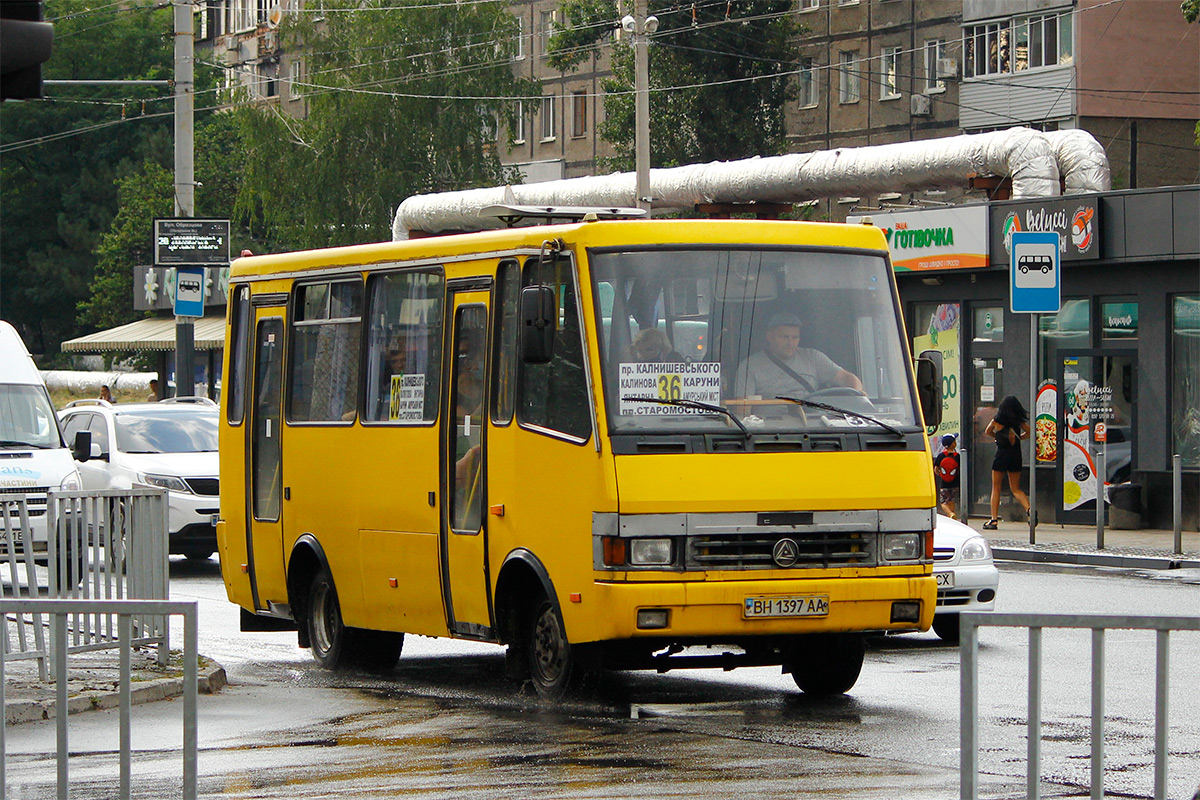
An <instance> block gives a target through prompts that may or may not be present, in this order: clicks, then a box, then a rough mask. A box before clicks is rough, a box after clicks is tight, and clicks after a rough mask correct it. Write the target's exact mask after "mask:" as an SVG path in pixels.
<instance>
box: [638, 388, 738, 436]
mask: <svg viewBox="0 0 1200 800" xmlns="http://www.w3.org/2000/svg"><path fill="white" fill-rule="evenodd" d="M621 399H622V400H628V401H630V402H638V403H658V404H659V405H660V406H679V407H680V408H698V409H702V410H704V411H712V412H714V413H717V414H724V415H725V416H727V417H729V418H730V419H731V420H733V424H734V425H737V426H738V427H739V428H741V430H742V434H743V435H744V436H745V437H746V438H747V439H749V438H750V430H749V429H748V428H747V427H746V426H745V425H743V424H742V421H741V420H740V419H738V418H737V417H736V416H735V415H734V413H733V412H732V411H730V410H729V409H728V408H723V407H722V406H715V405H711V404H709V403H701V402H700V401H699V400H682V399H680V400H663V399H662V398H661V397H631V396H627V397H622V398H621Z"/></svg>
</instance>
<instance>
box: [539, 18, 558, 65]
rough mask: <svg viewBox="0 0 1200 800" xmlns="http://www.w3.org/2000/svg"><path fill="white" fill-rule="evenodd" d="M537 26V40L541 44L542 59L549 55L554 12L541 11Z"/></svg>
mask: <svg viewBox="0 0 1200 800" xmlns="http://www.w3.org/2000/svg"><path fill="white" fill-rule="evenodd" d="M538 19H539V24H538V38H539V39H541V44H542V58H545V57H546V56H548V55H550V37H551V36H552V35H553V34H554V12H553V11H543V12H542V13H541V15H540V17H539V18H538Z"/></svg>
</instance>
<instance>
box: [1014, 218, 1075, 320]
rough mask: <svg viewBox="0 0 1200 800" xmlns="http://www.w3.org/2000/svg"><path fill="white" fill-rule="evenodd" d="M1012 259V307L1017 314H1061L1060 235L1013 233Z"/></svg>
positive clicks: (1037, 232) (1035, 232) (1031, 232)
mask: <svg viewBox="0 0 1200 800" xmlns="http://www.w3.org/2000/svg"><path fill="white" fill-rule="evenodd" d="M1011 235H1012V249H1011V251H1010V256H1009V265H1008V276H1009V277H1008V283H1009V289H1010V291H1011V294H1010V301H1009V302H1010V305H1009V308H1010V310H1011V311H1012V312H1013V313H1014V314H1057V313H1058V312H1059V308H1060V306H1061V304H1062V269H1061V262H1060V261H1059V255H1058V253H1059V251H1058V247H1059V235H1058V234H1057V233H1052V232H1051V233H1046V232H1042V231H1013V232H1012V234H1011Z"/></svg>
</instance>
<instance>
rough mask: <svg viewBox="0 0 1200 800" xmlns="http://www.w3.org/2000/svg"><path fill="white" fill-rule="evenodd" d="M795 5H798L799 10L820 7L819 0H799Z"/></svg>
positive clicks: (812, 9)
mask: <svg viewBox="0 0 1200 800" xmlns="http://www.w3.org/2000/svg"><path fill="white" fill-rule="evenodd" d="M797 5H798V6H799V7H800V11H816V10H817V9H818V8H820V7H821V0H800V2H799V3H797Z"/></svg>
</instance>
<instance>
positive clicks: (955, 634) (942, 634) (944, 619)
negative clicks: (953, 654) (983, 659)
mask: <svg viewBox="0 0 1200 800" xmlns="http://www.w3.org/2000/svg"><path fill="white" fill-rule="evenodd" d="M958 624H959V623H958V614H942V615H941V616H938V615H936V614H935V615H934V617H933V632H934V633H936V634H937V635H938V638H939V639H941V640H942V641H943V642H945V643H946V644H958V639H959V627H958Z"/></svg>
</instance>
